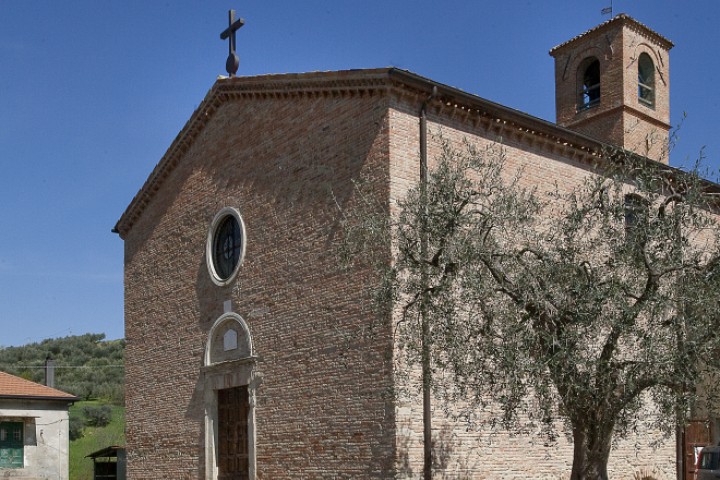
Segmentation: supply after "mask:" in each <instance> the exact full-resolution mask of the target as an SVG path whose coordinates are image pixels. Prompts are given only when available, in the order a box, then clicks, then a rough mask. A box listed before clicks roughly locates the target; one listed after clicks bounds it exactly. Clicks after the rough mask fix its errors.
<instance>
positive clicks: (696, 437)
mask: <svg viewBox="0 0 720 480" xmlns="http://www.w3.org/2000/svg"><path fill="white" fill-rule="evenodd" d="M711 442H712V439H711V437H710V424H709V423H708V422H706V421H702V420H695V421H691V422H689V423H688V424H687V425H685V432H683V453H684V458H683V462H684V464H685V472H684V473H685V475H684V476H683V478H684V479H685V480H695V476H696V472H695V470H696V467H697V465H696V463H697V452H698V451H699V449H700V448H702V447H705V446H707V445H710V443H711Z"/></svg>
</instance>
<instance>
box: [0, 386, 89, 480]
mask: <svg viewBox="0 0 720 480" xmlns="http://www.w3.org/2000/svg"><path fill="white" fill-rule="evenodd" d="M77 400H78V398H77V397H75V396H74V395H71V394H69V393H65V392H61V391H60V390H56V389H54V388H50V387H46V386H45V385H40V384H38V383H34V382H31V381H29V380H25V379H23V378H20V377H16V376H14V375H10V374H9V373H5V372H0V477H2V478H13V479H18V480H20V479H27V480H30V479H40V478H48V479H49V478H52V479H57V480H67V479H68V477H69V473H68V472H69V468H68V464H69V457H68V449H69V445H70V436H69V417H68V408H69V407H70V405H72V403H73V402H75V401H77Z"/></svg>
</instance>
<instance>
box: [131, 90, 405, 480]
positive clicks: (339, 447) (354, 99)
mask: <svg viewBox="0 0 720 480" xmlns="http://www.w3.org/2000/svg"><path fill="white" fill-rule="evenodd" d="M386 102H387V100H386V98H384V97H383V96H380V95H367V94H366V95H362V96H361V94H360V93H359V92H354V91H348V92H346V93H345V94H343V95H338V96H335V97H333V96H330V97H328V96H323V95H313V94H308V95H305V94H293V95H290V96H284V95H282V96H280V95H257V96H248V97H243V98H240V99H237V100H234V101H230V102H228V103H225V104H223V105H222V106H220V107H219V108H218V110H217V111H216V112H215V113H214V114H213V115H212V118H211V119H210V120H209V122H208V123H207V125H206V126H205V128H204V129H203V131H202V132H201V133H200V134H198V135H197V137H196V139H195V141H194V142H193V144H192V146H191V147H190V148H189V149H188V151H187V152H186V153H185V154H184V155H183V156H182V158H181V159H180V161H179V163H178V166H177V167H176V168H175V169H174V170H173V171H172V172H171V173H170V175H169V176H168V177H167V178H166V179H165V180H164V183H163V187H162V189H161V190H160V191H159V192H158V193H157V194H156V196H155V198H154V200H153V201H152V202H151V204H150V205H149V206H148V207H147V208H146V209H145V210H144V211H143V214H142V216H141V217H140V218H139V219H138V220H137V222H136V223H135V225H134V226H133V228H132V230H131V231H130V232H129V234H128V235H127V237H126V239H125V242H126V264H125V271H126V275H125V281H126V298H125V305H126V338H127V342H128V346H127V354H126V355H127V356H126V359H127V386H126V388H127V391H126V402H127V442H128V478H129V479H134V480H138V479H157V478H173V479H186V478H187V479H189V478H204V475H205V471H204V469H205V464H204V458H203V455H204V440H203V439H204V436H203V435H204V434H203V422H204V405H203V396H204V392H202V391H201V390H202V388H203V379H202V375H203V374H202V372H201V366H202V363H203V353H204V348H205V344H206V341H207V333H208V331H209V330H210V327H211V326H212V325H213V322H214V321H215V320H216V319H217V318H218V317H219V316H220V315H221V314H222V313H223V303H224V302H225V301H227V300H230V301H231V302H232V309H233V311H235V312H236V313H238V314H240V315H241V316H242V317H243V318H244V319H245V321H246V322H247V323H248V325H249V328H250V331H251V333H252V336H253V342H254V346H255V351H256V353H257V354H258V355H259V357H260V360H259V361H258V363H257V366H256V370H257V372H258V373H259V374H260V375H262V378H263V382H262V385H261V386H260V387H259V389H258V391H257V406H256V419H257V420H256V422H257V423H256V431H257V467H258V472H259V478H264V479H278V478H313V479H315V478H318V479H321V478H333V479H341V478H347V479H350V478H353V479H354V478H390V477H391V475H392V470H393V468H394V464H393V458H394V444H393V442H392V438H394V431H393V428H394V420H393V415H394V410H393V408H392V407H391V403H390V398H389V396H388V393H389V392H390V382H391V375H390V370H389V369H390V365H391V362H390V361H389V360H390V355H391V348H390V337H389V335H388V331H387V330H386V328H387V325H385V327H383V326H382V325H380V326H379V327H378V326H377V325H376V328H375V332H374V336H373V337H371V338H369V337H366V336H365V335H364V334H363V332H364V329H365V327H367V326H368V325H369V324H370V321H371V314H370V311H369V306H368V305H367V303H366V300H365V297H364V295H363V290H362V286H363V284H364V282H366V281H368V272H367V271H362V270H358V271H353V272H349V273H348V272H343V271H341V269H340V268H339V267H338V265H337V258H336V255H335V245H336V243H337V241H338V240H339V238H340V235H341V233H342V232H341V229H340V226H339V224H338V221H337V219H338V215H337V210H336V202H337V203H339V204H340V205H342V206H343V207H347V206H348V205H349V204H350V203H351V202H352V201H353V199H352V193H353V187H352V184H351V180H352V179H356V178H359V177H361V176H363V175H365V174H371V173H372V172H373V171H380V173H382V172H381V170H382V169H384V168H387V167H386V164H385V163H384V162H383V160H384V159H385V158H386V157H387V107H386ZM225 206H234V207H237V208H238V210H239V211H240V212H241V214H242V216H243V218H244V221H245V224H246V227H247V238H248V240H247V252H246V257H245V264H244V265H243V266H242V267H241V270H240V273H239V275H238V277H237V280H236V281H235V282H233V284H232V285H230V286H227V287H218V286H216V285H215V284H214V283H213V282H212V281H211V280H210V278H209V275H208V271H207V268H206V259H205V256H204V253H205V242H206V236H207V233H208V228H209V225H210V222H211V221H212V219H213V216H214V215H215V214H216V213H217V212H218V211H219V210H220V209H221V208H222V207H225Z"/></svg>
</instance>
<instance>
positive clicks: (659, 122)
mask: <svg viewBox="0 0 720 480" xmlns="http://www.w3.org/2000/svg"><path fill="white" fill-rule="evenodd" d="M618 112H622V113H630V114H632V115H634V116H636V117H638V118H641V119H642V120H644V121H646V122H648V123H651V124H653V125H655V126H656V127H660V128H663V129H665V130H670V128H672V127H671V125H670V124H669V123H666V122H663V121H662V120H658V119H657V118H654V117H651V116H650V115H648V114H647V113H644V112H643V111H641V110H638V109H637V108H633V107H631V106H629V105H618V106H617V107H613V108H608V109H607V110H604V111H602V112H598V113H597V114H595V115H592V116H588V117H584V118H581V119H579V120H576V121H574V122H571V123H568V124H567V126H568V128H573V127H578V126H581V125H585V124H587V123H590V122H593V121H596V120H597V119H598V118H604V117H607V116H610V115H617V114H618Z"/></svg>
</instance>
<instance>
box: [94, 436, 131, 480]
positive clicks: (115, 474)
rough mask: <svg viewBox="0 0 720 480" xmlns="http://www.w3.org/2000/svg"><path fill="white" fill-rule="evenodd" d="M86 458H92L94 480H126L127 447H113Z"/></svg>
mask: <svg viewBox="0 0 720 480" xmlns="http://www.w3.org/2000/svg"><path fill="white" fill-rule="evenodd" d="M85 458H92V461H93V480H125V478H126V476H125V447H120V446H118V445H112V446H110V447H106V448H103V449H102V450H98V451H97V452H93V453H91V454H89V455H87V456H86V457H85Z"/></svg>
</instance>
